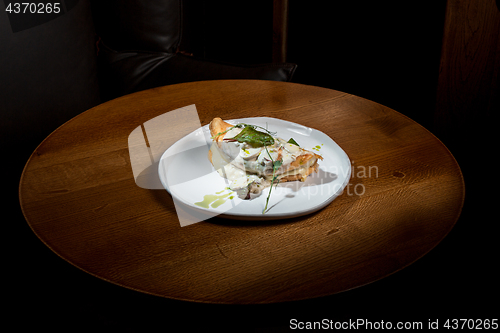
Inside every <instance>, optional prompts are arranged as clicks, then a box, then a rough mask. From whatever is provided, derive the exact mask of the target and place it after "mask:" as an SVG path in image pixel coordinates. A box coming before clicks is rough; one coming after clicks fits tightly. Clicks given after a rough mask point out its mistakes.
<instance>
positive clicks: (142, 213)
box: [20, 80, 464, 303]
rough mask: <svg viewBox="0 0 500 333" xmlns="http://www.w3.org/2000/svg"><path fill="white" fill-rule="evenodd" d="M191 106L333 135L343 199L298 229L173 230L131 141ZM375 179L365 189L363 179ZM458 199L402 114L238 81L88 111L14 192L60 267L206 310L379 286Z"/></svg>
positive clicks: (47, 145)
mask: <svg viewBox="0 0 500 333" xmlns="http://www.w3.org/2000/svg"><path fill="white" fill-rule="evenodd" d="M191 104H196V107H197V110H198V113H199V116H200V120H201V123H202V125H206V124H208V123H209V122H210V121H211V120H212V119H213V118H214V117H216V116H219V117H222V118H223V119H235V118H243V117H249V116H254V117H259V116H267V117H275V118H281V119H284V120H288V121H292V122H296V123H299V124H302V125H305V126H309V127H312V128H315V129H317V130H320V131H322V132H324V133H326V134H328V135H329V136H330V137H332V138H333V139H334V140H335V141H336V142H337V143H338V144H339V145H340V146H341V147H342V148H343V149H344V150H345V151H346V152H347V154H348V155H349V157H350V159H351V161H352V162H353V177H352V178H351V180H350V184H349V186H348V188H347V189H346V191H344V193H343V194H342V195H341V196H340V197H338V198H337V199H335V200H334V201H333V202H332V203H331V204H330V205H328V206H327V207H325V208H324V209H322V210H320V211H318V212H316V213H313V214H310V215H307V216H304V217H300V218H294V219H289V220H281V221H267V222H250V221H235V220H228V219H220V218H212V219H210V220H208V221H204V222H200V223H197V224H194V225H190V226H187V227H184V228H181V227H180V225H179V221H178V219H177V215H176V211H175V207H174V204H173V201H172V198H171V197H170V195H169V194H168V193H167V192H166V191H162V190H146V189H142V188H140V187H138V186H137V185H136V184H135V182H134V178H133V175H132V170H131V166H130V159H129V154H128V149H127V138H128V135H129V134H130V132H131V131H132V130H133V129H134V128H136V127H137V126H139V125H140V124H142V123H144V122H146V121H147V120H149V119H152V118H154V117H156V116H158V115H161V114H163V113H165V112H168V111H170V110H175V109H178V108H181V107H184V106H186V105H191ZM370 166H372V167H376V169H375V168H372V169H371V170H372V171H371V172H372V174H371V176H369V175H368V174H367V171H366V172H365V173H364V174H363V173H362V172H361V171H362V170H363V168H366V169H365V170H368V167H370ZM375 171H376V173H375ZM356 186H357V187H356ZM355 189H357V190H358V193H357V194H356V193H355ZM361 189H363V193H361ZM349 190H350V192H349ZM463 200H464V184H463V179H462V175H461V171H460V168H459V166H458V165H457V163H456V161H455V160H454V158H453V156H452V155H451V154H450V153H449V151H448V150H447V148H446V147H445V146H444V145H443V144H442V143H441V142H440V141H439V140H438V139H437V138H436V137H434V136H433V135H432V134H431V133H429V132H428V131H427V130H425V129H424V128H423V127H421V126H420V125H418V124H417V123H415V122H413V121H412V120H410V119H408V118H407V117H405V116H403V115H401V114H399V113H398V112H396V111H394V110H391V109H389V108H387V107H384V106H382V105H380V104H377V103H374V102H371V101H369V100H366V99H363V98H360V97H357V96H353V95H349V94H346V93H342V92H339V91H334V90H330V89H324V88H318V87H312V86H306V85H299V84H291V83H283V82H272V81H246V80H238V81H207V82H194V83H185V84H179V85H172V86H166V87H161V88H155V89H151V90H147V91H142V92H138V93H135V94H132V95H128V96H124V97H121V98H118V99H116V100H113V101H110V102H107V103H104V104H102V105H99V106H97V107H95V108H93V109H90V110H88V111H86V112H84V113H82V114H81V115H79V116H78V117H76V118H74V119H72V120H71V121H69V122H67V123H66V124H65V125H63V126H62V127H60V128H59V129H57V130H56V131H55V132H54V133H52V134H51V135H50V136H49V137H48V138H47V139H46V140H45V141H44V142H42V143H41V144H40V146H39V147H38V148H37V149H36V150H35V152H34V153H33V154H32V156H31V158H30V160H29V161H28V163H27V165H26V167H25V170H24V172H23V176H22V179H21V183H20V201H21V206H22V209H23V212H24V214H25V217H26V220H27V221H28V223H29V225H30V226H31V228H32V229H33V231H34V232H35V233H36V235H37V236H38V237H39V238H40V239H41V240H42V241H43V242H44V243H45V244H46V245H47V246H48V247H50V248H51V249H52V250H53V251H54V252H55V253H57V254H58V255H59V256H61V257H62V258H64V259H65V260H67V261H68V262H70V263H72V264H73V265H75V266H77V267H79V268H81V269H82V270H84V271H86V272H88V273H90V274H93V275H95V276H97V277H99V278H102V279H104V280H107V281H110V282H112V283H115V284H118V285H121V286H124V287H127V288H131V289H134V290H138V291H141V292H145V293H149V294H154V295H159V296H163V297H168V298H174V299H182V300H189V301H197V302H210V303H270V302H280V301H291V300H299V299H306V298H313V297H319V296H324V295H331V294H333V293H337V292H341V291H344V290H348V289H351V288H355V287H358V286H362V285H364V284H367V283H370V282H373V281H375V280H377V279H380V278H383V277H385V276H387V275H389V274H391V273H394V272H396V271H398V270H400V269H402V268H403V267H405V266H407V265H409V264H411V263H412V262H414V261H415V260H417V259H418V258H420V257H421V256H423V255H424V254H426V253H427V252H428V251H429V250H431V249H432V248H433V247H434V246H436V245H437V244H438V243H439V242H440V241H441V240H442V239H443V237H445V235H446V234H447V233H448V232H449V231H450V230H451V229H452V227H453V226H454V224H455V222H456V221H457V219H458V216H459V215H460V212H461V208H462V205H463Z"/></svg>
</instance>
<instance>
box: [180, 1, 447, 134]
mask: <svg viewBox="0 0 500 333" xmlns="http://www.w3.org/2000/svg"><path fill="white" fill-rule="evenodd" d="M201 3H202V5H200V6H197V7H196V8H190V9H191V10H192V11H193V13H195V14H197V15H198V16H193V17H196V22H195V23H196V24H197V25H198V26H199V27H202V28H201V29H197V30H196V31H194V32H191V35H190V36H191V37H193V38H192V39H191V44H189V43H185V44H184V45H183V46H184V47H185V48H186V49H188V50H189V51H191V52H192V53H194V54H195V55H197V56H203V57H206V58H209V59H214V60H221V61H228V62H241V63H258V62H270V61H272V33H273V31H272V23H273V22H272V20H273V17H272V9H273V8H272V3H271V1H253V2H250V3H248V2H234V1H217V2H216V3H215V4H214V3H212V2H210V4H207V3H208V2H207V1H202V2H201ZM445 5H446V1H445V0H438V1H432V2H428V3H426V4H421V3H419V4H416V3H415V2H408V1H365V2H358V1H335V0H332V1H315V2H307V1H293V0H292V1H289V19H288V24H289V30H288V54H287V61H290V62H294V63H297V64H298V66H299V67H298V68H297V71H296V73H295V76H294V80H293V81H294V82H297V83H304V84H310V85H316V86H321V87H326V88H331V89H336V90H341V91H344V92H348V93H352V94H355V95H358V96H361V97H364V98H367V99H370V100H373V101H376V102H378V103H381V104H384V105H387V106H389V107H391V108H394V109H395V110H397V111H399V112H402V113H404V114H406V115H408V116H410V117H411V118H413V119H414V120H416V121H417V122H419V123H421V124H422V125H424V126H426V127H430V126H431V123H432V116H433V111H434V109H433V108H434V102H435V93H436V85H437V76H438V70H439V59H440V51H441V40H442V33H443V24H444V17H445V16H444V13H445Z"/></svg>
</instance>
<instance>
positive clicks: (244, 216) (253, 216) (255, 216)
mask: <svg viewBox="0 0 500 333" xmlns="http://www.w3.org/2000/svg"><path fill="white" fill-rule="evenodd" d="M252 119H259V121H262V120H265V119H270V120H273V121H278V122H284V123H288V124H291V125H296V126H301V127H305V128H308V129H311V130H312V131H314V132H317V133H321V134H322V135H325V136H326V137H328V138H329V139H330V140H332V141H333V142H334V143H335V144H336V146H337V148H338V149H340V152H341V153H342V154H343V155H344V157H345V158H346V159H347V162H348V164H349V165H351V160H350V158H349V155H347V153H346V152H345V150H344V149H343V148H342V147H341V146H340V145H339V144H338V143H337V142H336V141H335V140H333V138H331V137H330V136H329V135H327V134H326V133H324V132H322V131H320V130H317V129H315V128H312V127H308V126H305V125H301V124H298V123H294V122H291V121H288V120H284V119H280V118H273V117H246V118H235V119H227V120H224V121H226V122H228V123H232V122H244V121H248V120H252ZM208 126H209V124H207V125H204V126H201V127H200V128H197V129H196V130H194V131H192V132H191V133H189V134H187V135H185V136H183V137H182V138H180V139H179V140H177V141H176V142H174V143H173V144H172V145H171V146H170V147H168V148H167V149H166V150H165V151H164V152H163V153H162V154H161V156H160V158H159V160H158V176H159V179H160V182H161V184H162V186H163V188H164V189H165V190H166V191H167V192H168V193H169V194H170V195H171V196H172V199H173V200H174V201H176V202H178V203H181V204H182V205H183V207H184V208H187V209H189V210H194V211H196V212H198V213H202V214H205V215H207V216H209V218H212V217H221V218H225V219H239V220H279V219H289V218H294V217H299V216H304V215H308V214H312V213H314V212H317V211H319V210H321V209H323V208H325V207H326V206H328V205H329V204H331V203H332V202H333V201H334V200H335V199H336V198H337V197H339V196H340V195H341V194H342V192H343V191H344V190H345V187H346V186H347V184H349V180H350V178H351V168H350V167H349V168H348V172H347V173H346V174H345V179H344V181H343V183H342V185H341V186H340V187H339V189H338V190H337V191H336V192H335V193H333V194H332V195H331V196H330V197H328V198H327V199H326V200H324V201H322V202H321V203H319V204H317V205H315V206H313V207H310V208H307V209H302V210H300V211H293V212H290V213H279V214H272V213H271V214H270V215H269V214H267V213H266V214H263V213H240V212H232V213H231V214H227V213H225V212H224V213H220V212H213V211H210V210H209V209H204V208H199V207H195V206H194V205H192V204H191V203H189V202H186V201H185V200H184V199H182V198H180V197H178V196H176V195H174V194H173V193H172V192H171V191H170V189H169V188H168V185H167V184H166V183H165V179H164V178H163V176H162V173H161V171H160V168H161V167H162V160H163V159H164V156H165V155H166V154H167V152H168V151H169V150H170V149H171V148H172V147H173V146H175V145H177V144H178V143H179V142H181V141H182V140H186V138H187V137H189V136H191V135H194V134H195V133H196V132H198V131H200V130H201V131H202V132H203V131H204V129H205V128H208Z"/></svg>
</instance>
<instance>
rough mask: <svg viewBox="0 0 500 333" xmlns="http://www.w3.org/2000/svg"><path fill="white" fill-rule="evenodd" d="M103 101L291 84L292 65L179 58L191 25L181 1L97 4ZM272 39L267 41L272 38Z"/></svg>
mask: <svg viewBox="0 0 500 333" xmlns="http://www.w3.org/2000/svg"><path fill="white" fill-rule="evenodd" d="M92 6H93V12H94V14H93V17H94V21H95V26H96V31H97V34H98V36H99V38H100V42H99V60H98V61H99V81H100V90H101V97H102V98H103V100H104V101H105V100H109V99H112V98H115V97H118V96H121V95H125V94H129V93H132V92H135V91H140V90H144V89H149V88H154V87H158V86H163V85H168V84H175V83H182V82H190V81H200V80H216V79H261V80H275V81H290V80H291V78H292V76H293V74H294V71H295V68H296V65H295V64H289V63H277V64H259V65H252V66H242V65H238V64H229V63H220V62H215V61H208V60H205V59H200V58H196V57H191V56H186V55H183V54H181V53H179V52H178V49H179V45H181V42H182V36H183V31H184V30H187V28H188V27H187V24H189V23H188V22H189V19H188V18H187V17H186V15H189V12H188V13H187V14H186V12H185V11H183V1H181V0H149V1H143V0H129V1H126V2H124V1H119V0H95V1H93V2H92ZM271 37H272V36H270V38H271Z"/></svg>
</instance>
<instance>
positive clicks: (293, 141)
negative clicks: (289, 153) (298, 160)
mask: <svg viewBox="0 0 500 333" xmlns="http://www.w3.org/2000/svg"><path fill="white" fill-rule="evenodd" d="M287 143H291V144H293V145H296V146H299V147H300V145H299V144H298V143H297V141H295V140H294V139H293V138H290V140H288V142H287Z"/></svg>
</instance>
